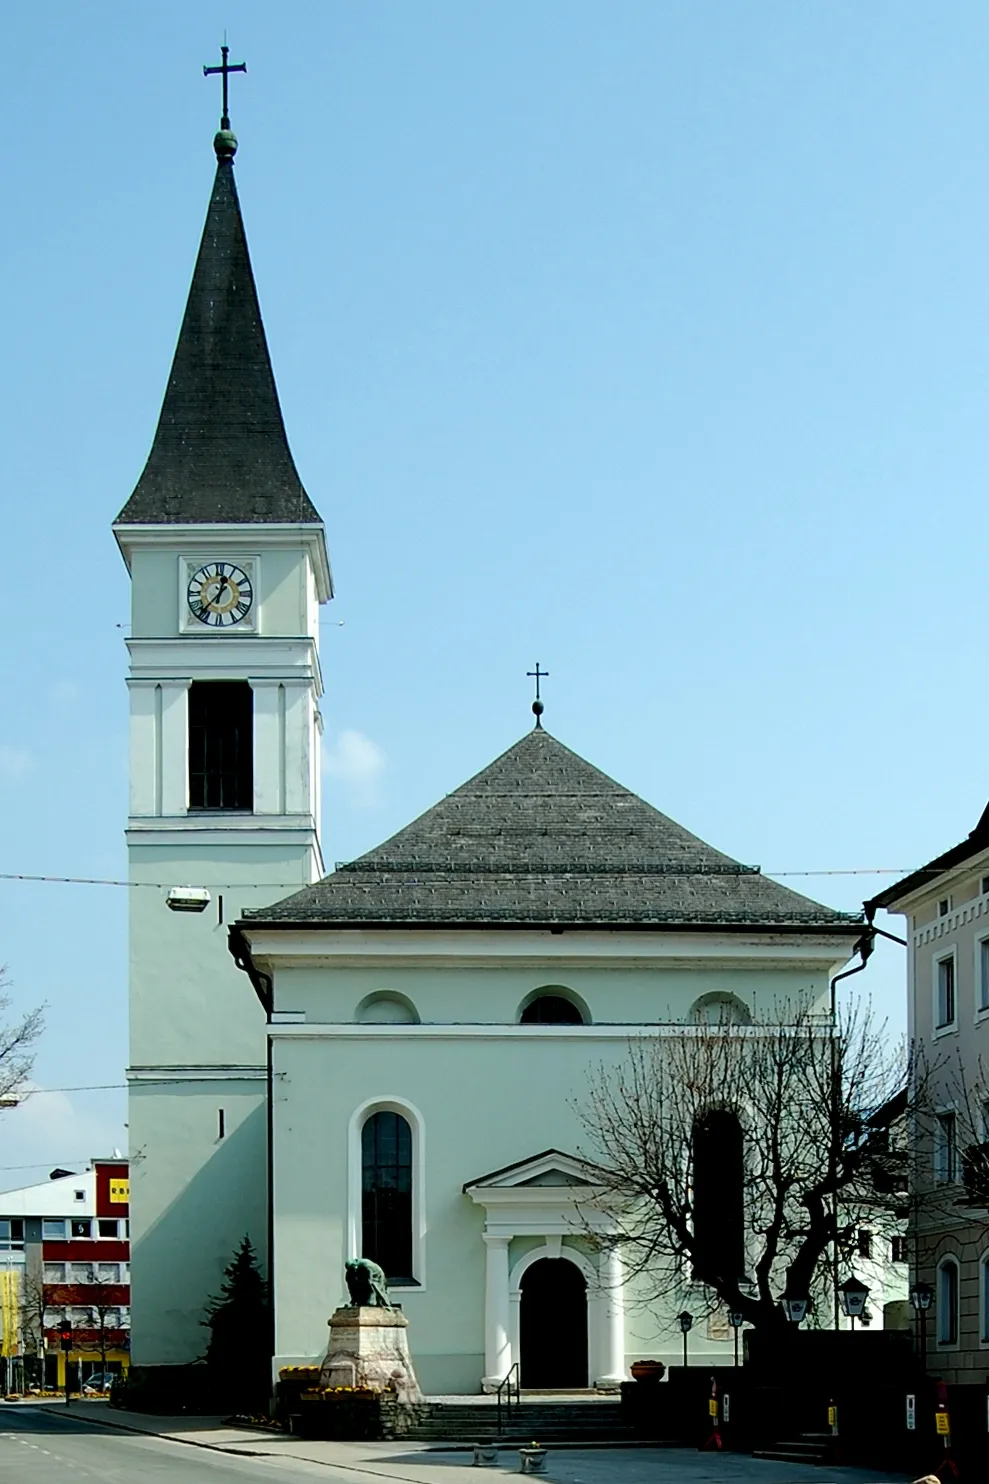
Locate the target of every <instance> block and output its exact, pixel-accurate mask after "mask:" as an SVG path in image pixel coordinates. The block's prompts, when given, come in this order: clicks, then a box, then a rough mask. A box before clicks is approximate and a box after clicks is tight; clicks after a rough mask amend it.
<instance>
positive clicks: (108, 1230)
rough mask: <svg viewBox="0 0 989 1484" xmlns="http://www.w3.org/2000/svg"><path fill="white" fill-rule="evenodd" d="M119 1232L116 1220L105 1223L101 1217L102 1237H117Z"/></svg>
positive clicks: (100, 1229)
mask: <svg viewBox="0 0 989 1484" xmlns="http://www.w3.org/2000/svg"><path fill="white" fill-rule="evenodd" d="M117 1231H118V1225H117V1222H116V1220H113V1221H105V1220H104V1219H103V1217H102V1216H101V1217H100V1221H99V1233H100V1236H101V1237H116V1235H117Z"/></svg>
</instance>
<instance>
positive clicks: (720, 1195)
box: [692, 1108, 745, 1283]
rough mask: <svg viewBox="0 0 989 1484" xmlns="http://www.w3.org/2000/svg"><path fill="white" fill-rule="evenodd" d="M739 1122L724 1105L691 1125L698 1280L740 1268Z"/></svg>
mask: <svg viewBox="0 0 989 1484" xmlns="http://www.w3.org/2000/svg"><path fill="white" fill-rule="evenodd" d="M743 1144H744V1141H743V1136H742V1125H741V1124H740V1123H739V1121H738V1119H737V1118H736V1116H735V1114H734V1113H732V1112H729V1111H728V1110H727V1109H723V1108H717V1109H712V1110H711V1111H710V1112H709V1113H707V1114H705V1115H704V1117H703V1118H698V1119H697V1120H696V1122H695V1123H694V1137H693V1150H692V1153H693V1165H694V1168H693V1182H692V1183H693V1227H694V1252H693V1271H694V1276H695V1278H697V1279H698V1281H700V1282H702V1283H710V1282H711V1281H712V1279H714V1278H721V1279H723V1280H729V1281H731V1280H733V1279H736V1278H741V1277H742V1276H743V1274H744V1272H745V1203H744V1181H745V1155H744V1147H743Z"/></svg>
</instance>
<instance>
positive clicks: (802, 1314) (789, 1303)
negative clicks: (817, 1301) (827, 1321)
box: [784, 1298, 809, 1327]
mask: <svg viewBox="0 0 989 1484" xmlns="http://www.w3.org/2000/svg"><path fill="white" fill-rule="evenodd" d="M808 1302H809V1300H807V1299H805V1298H788V1299H785V1300H784V1303H785V1304H786V1317H787V1319H789V1321H790V1323H791V1324H792V1325H793V1326H794V1327H796V1326H797V1325H798V1324H802V1323H803V1322H804V1320H805V1319H806V1318H807V1305H808Z"/></svg>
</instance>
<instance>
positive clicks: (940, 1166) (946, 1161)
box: [934, 1113, 958, 1185]
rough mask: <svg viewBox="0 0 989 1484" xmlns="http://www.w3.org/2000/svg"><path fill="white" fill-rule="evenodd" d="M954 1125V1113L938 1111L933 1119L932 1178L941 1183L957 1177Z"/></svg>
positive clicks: (956, 1149)
mask: <svg viewBox="0 0 989 1484" xmlns="http://www.w3.org/2000/svg"><path fill="white" fill-rule="evenodd" d="M956 1125H957V1120H956V1118H955V1115H954V1113H938V1114H937V1115H936V1117H935V1119H934V1178H935V1179H936V1180H938V1181H939V1182H940V1183H941V1184H942V1185H946V1184H951V1183H953V1182H954V1181H955V1180H957V1179H958V1140H957V1133H956Z"/></svg>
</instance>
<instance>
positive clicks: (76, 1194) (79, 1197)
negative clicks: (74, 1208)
mask: <svg viewBox="0 0 989 1484" xmlns="http://www.w3.org/2000/svg"><path fill="white" fill-rule="evenodd" d="M72 1199H73V1200H74V1201H84V1200H85V1199H86V1192H85V1191H84V1190H74V1191H73V1192H72Z"/></svg>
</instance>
